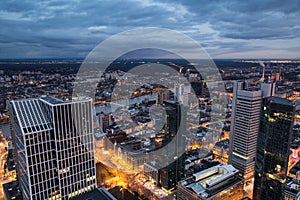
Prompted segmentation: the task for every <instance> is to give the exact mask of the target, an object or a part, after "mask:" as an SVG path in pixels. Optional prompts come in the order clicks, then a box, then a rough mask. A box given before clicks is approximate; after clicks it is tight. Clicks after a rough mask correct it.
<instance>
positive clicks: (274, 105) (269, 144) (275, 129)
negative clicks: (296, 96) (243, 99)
mask: <svg viewBox="0 0 300 200" xmlns="http://www.w3.org/2000/svg"><path fill="white" fill-rule="evenodd" d="M298 104H299V103H297V102H293V101H289V100H287V99H282V98H279V97H268V98H264V99H263V103H262V110H261V117H260V128H259V134H258V143H257V156H256V166H255V181H254V195H253V197H254V199H265V200H271V199H282V197H283V189H284V185H285V182H286V177H287V170H288V161H289V154H290V150H289V149H290V143H291V139H292V130H293V124H294V114H295V110H296V106H297V105H298Z"/></svg>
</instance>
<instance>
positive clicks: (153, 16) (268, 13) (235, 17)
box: [0, 0, 300, 59]
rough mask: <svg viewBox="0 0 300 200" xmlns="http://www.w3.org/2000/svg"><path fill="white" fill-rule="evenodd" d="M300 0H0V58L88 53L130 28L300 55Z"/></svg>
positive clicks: (220, 50)
mask: <svg viewBox="0 0 300 200" xmlns="http://www.w3.org/2000/svg"><path fill="white" fill-rule="evenodd" d="M299 19H300V1H299V0H290V1H284V0H272V1H271V0H251V1H241V0H232V1H231V0H230V1H229V0H228V1H227V0H222V1H219V0H208V1H207V0H178V1H174V0H126V1H124V0H101V1H97V0H95V1H84V0H45V1H36V0H22V1H20V0H1V3H0V26H1V28H0V59H13V58H85V57H86V56H87V55H88V53H89V52H90V51H91V50H92V49H93V48H95V47H96V46H97V45H98V44H99V43H101V42H102V41H104V40H106V39H107V38H109V37H111V36H113V35H114V34H118V33H121V32H123V31H128V30H131V29H134V28H142V27H159V28H167V29H171V30H175V31H179V32H181V33H183V34H186V35H187V36H189V37H191V38H192V39H194V40H195V41H197V42H198V43H199V44H200V45H201V46H202V47H203V48H204V49H205V50H206V51H207V53H208V54H209V55H210V56H211V57H212V58H257V59H261V58H300V20H299Z"/></svg>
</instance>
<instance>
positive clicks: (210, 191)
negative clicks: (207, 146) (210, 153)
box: [177, 164, 243, 200]
mask: <svg viewBox="0 0 300 200" xmlns="http://www.w3.org/2000/svg"><path fill="white" fill-rule="evenodd" d="M242 197H243V178H242V177H240V176H239V171H238V170H237V169H235V168H234V167H233V166H232V165H224V164H219V165H216V166H214V167H211V168H208V169H206V170H203V171H200V172H198V173H195V174H193V176H191V177H188V178H186V179H184V180H182V181H180V182H179V183H178V191H177V199H178V200H206V199H207V200H208V199H209V200H219V199H222V200H234V199H241V198H242Z"/></svg>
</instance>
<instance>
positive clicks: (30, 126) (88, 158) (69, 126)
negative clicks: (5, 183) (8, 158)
mask: <svg viewBox="0 0 300 200" xmlns="http://www.w3.org/2000/svg"><path fill="white" fill-rule="evenodd" d="M10 110H11V116H12V125H13V139H14V142H15V149H16V151H17V154H16V155H17V157H16V160H17V172H18V178H19V182H20V188H21V190H22V194H23V197H24V199H26V200H27V199H69V198H71V197H74V196H77V195H79V194H82V193H84V192H86V191H90V190H92V189H93V188H95V186H96V168H95V161H94V137H93V130H92V128H93V126H92V100H91V99H81V100H79V99H78V100H76V101H69V102H64V101H61V100H59V99H55V98H53V97H42V98H39V99H27V100H18V101H11V108H10Z"/></svg>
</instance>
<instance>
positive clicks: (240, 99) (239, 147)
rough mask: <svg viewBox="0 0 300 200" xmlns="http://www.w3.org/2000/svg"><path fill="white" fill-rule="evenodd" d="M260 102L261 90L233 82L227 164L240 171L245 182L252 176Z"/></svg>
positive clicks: (243, 83)
mask: <svg viewBox="0 0 300 200" xmlns="http://www.w3.org/2000/svg"><path fill="white" fill-rule="evenodd" d="M261 101H262V92H261V90H251V89H249V88H247V86H246V83H245V82H235V84H234V89H233V101H232V121H231V127H230V150H229V163H230V164H232V165H233V166H234V167H235V168H236V169H238V170H239V171H240V173H241V174H242V175H243V177H244V179H245V182H246V181H248V180H250V179H251V178H253V176H254V166H255V157H256V144H257V136H258V130H259V118H260V109H261Z"/></svg>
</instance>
